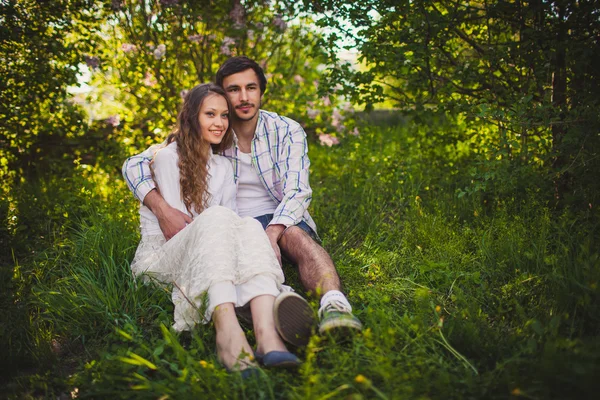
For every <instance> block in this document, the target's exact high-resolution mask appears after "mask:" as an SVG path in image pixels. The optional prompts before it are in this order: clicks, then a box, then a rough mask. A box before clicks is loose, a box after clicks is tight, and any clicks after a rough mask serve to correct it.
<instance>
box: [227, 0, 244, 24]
mask: <svg viewBox="0 0 600 400" xmlns="http://www.w3.org/2000/svg"><path fill="white" fill-rule="evenodd" d="M245 14H246V10H244V6H242V4H241V3H240V0H235V3H234V5H233V8H232V9H231V11H230V12H229V18H231V19H232V20H233V22H234V25H235V27H236V28H241V27H242V26H244V16H245Z"/></svg>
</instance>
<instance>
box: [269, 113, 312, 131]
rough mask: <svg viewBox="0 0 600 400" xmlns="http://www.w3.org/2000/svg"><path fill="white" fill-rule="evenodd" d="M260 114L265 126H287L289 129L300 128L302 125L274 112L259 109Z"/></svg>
mask: <svg viewBox="0 0 600 400" xmlns="http://www.w3.org/2000/svg"><path fill="white" fill-rule="evenodd" d="M260 115H261V117H262V120H263V121H264V123H265V125H266V126H267V127H289V128H290V129H298V128H300V129H302V126H301V125H300V124H299V123H298V122H296V121H294V120H293V119H291V118H288V117H284V116H283V115H279V114H277V113H276V112H272V111H266V110H260Z"/></svg>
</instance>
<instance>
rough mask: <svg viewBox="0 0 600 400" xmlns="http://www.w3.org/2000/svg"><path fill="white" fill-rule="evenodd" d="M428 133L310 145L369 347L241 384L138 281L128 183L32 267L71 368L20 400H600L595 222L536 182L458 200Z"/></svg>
mask: <svg viewBox="0 0 600 400" xmlns="http://www.w3.org/2000/svg"><path fill="white" fill-rule="evenodd" d="M439 128H440V129H446V127H444V126H440V127H439ZM427 129H430V128H427ZM427 129H424V128H421V127H418V126H414V125H410V124H405V125H403V126H401V127H395V128H381V127H373V128H367V127H365V128H363V133H362V135H361V136H360V137H357V138H349V139H347V140H346V141H344V142H343V143H342V144H341V145H340V146H338V147H333V148H325V147H320V146H318V145H312V147H311V151H310V156H311V161H312V166H311V170H312V173H311V185H312V186H313V188H314V191H315V193H314V200H313V203H312V205H311V210H312V213H313V216H314V217H315V219H316V221H317V224H318V226H319V234H320V236H321V237H322V238H323V242H324V246H325V247H326V248H327V250H328V251H329V252H330V253H331V254H332V257H333V258H334V261H335V262H336V265H337V266H338V270H339V272H340V275H341V277H342V281H343V283H344V286H345V291H346V292H347V293H348V296H349V298H350V300H351V302H352V304H353V306H354V311H355V313H356V315H357V316H358V317H359V318H360V319H361V320H362V321H363V323H364V325H365V330H364V331H363V333H361V334H358V335H356V337H354V338H352V340H350V341H349V342H346V343H336V342H334V341H333V340H331V338H322V337H318V336H314V337H313V338H312V339H311V342H310V344H309V346H308V347H307V348H306V349H299V350H298V351H299V354H300V355H301V357H302V358H303V359H304V360H305V363H304V365H303V366H302V368H301V369H300V370H299V371H298V372H297V373H290V372H284V371H265V372H264V373H263V374H261V376H260V377H259V379H257V380H256V381H249V382H244V381H242V380H241V379H240V377H239V376H236V375H230V374H227V373H226V372H225V371H224V369H223V368H222V367H220V366H219V364H218V362H217V359H216V355H215V349H214V345H213V343H214V333H213V330H212V327H210V326H202V327H198V328H197V329H196V330H194V331H193V332H192V333H190V334H181V335H176V334H175V333H174V332H172V331H171V330H170V328H169V326H170V325H171V323H172V315H171V313H172V309H171V305H170V301H169V296H168V292H167V291H166V290H165V289H161V288H159V287H157V286H153V285H145V284H141V283H140V282H136V281H135V280H134V279H133V278H132V277H131V274H130V272H129V264H128V263H129V261H130V260H131V258H132V256H133V251H134V249H135V246H136V244H137V238H138V236H137V233H136V230H135V225H136V223H135V206H134V203H133V202H128V201H126V202H123V201H121V200H122V199H126V198H128V196H129V193H128V192H127V191H126V189H125V188H124V187H123V185H122V183H119V184H118V185H116V186H115V187H116V188H117V189H115V190H113V191H112V192H111V193H112V194H111V195H110V196H104V197H103V196H98V197H97V198H94V199H93V200H92V201H88V202H87V203H86V206H85V207H84V208H85V212H82V213H81V214H80V215H78V217H77V219H74V220H73V219H71V226H72V228H70V229H69V230H68V231H67V232H66V233H65V235H64V237H62V238H61V240H60V241H57V243H58V244H59V245H58V246H56V247H55V248H52V249H49V250H48V251H46V252H45V258H43V259H39V258H38V259H37V260H36V261H35V262H33V263H31V264H29V265H23V266H21V268H22V269H26V270H28V271H29V272H30V273H32V274H34V276H35V279H34V282H33V283H32V291H31V295H30V296H29V297H28V300H29V312H30V315H31V318H32V321H33V327H34V328H33V332H37V333H35V334H36V335H38V336H39V339H38V340H39V341H40V342H45V343H48V344H49V345H48V347H47V348H48V349H49V353H50V355H48V357H53V358H52V359H53V360H54V361H53V362H55V363H56V365H68V366H70V367H69V368H67V369H66V370H61V371H55V373H53V374H52V373H51V374H49V375H41V376H38V377H37V378H35V376H34V377H32V376H31V375H30V376H23V377H20V378H18V379H17V380H16V381H15V384H13V386H12V388H13V389H14V393H15V396H18V397H19V396H20V397H23V396H25V397H27V396H29V397H30V398H41V397H44V396H51V395H60V394H61V393H70V392H74V391H76V392H77V396H79V397H82V398H85V397H89V398H108V397H110V398H124V399H129V398H173V399H186V398H198V397H201V398H267V399H272V398H277V399H279V398H298V399H313V398H314V399H329V398H356V399H358V398H382V399H386V398H390V399H391V398H415V399H417V398H418V399H428V398H431V399H433V398H438V399H447V398H456V399H463V398H481V399H488V398H508V397H514V398H517V397H523V398H533V399H536V398H539V399H542V398H544V399H546V398H585V397H590V396H592V395H593V393H595V392H596V391H597V390H598V389H600V384H599V383H598V382H597V379H596V377H597V376H600V371H599V369H600V367H599V365H600V339H599V335H598V334H599V333H600V332H599V329H600V321H599V318H600V317H599V315H600V313H599V311H600V310H599V304H600V302H599V300H600V299H599V294H600V288H599V287H598V285H599V284H600V261H599V256H598V233H599V232H598V221H599V220H598V214H597V212H596V211H595V210H593V209H592V210H588V211H587V212H580V213H579V214H575V213H572V212H568V211H563V212H557V211H556V210H553V209H552V208H549V207H548V206H547V205H546V202H547V199H546V198H545V197H544V196H543V194H541V193H540V191H539V190H538V189H536V188H535V185H534V184H533V182H532V185H531V187H529V188H527V187H526V188H523V190H524V191H525V194H522V195H519V196H512V197H510V196H506V195H505V193H484V194H478V193H472V194H468V195H465V196H462V197H459V196H458V195H457V189H459V188H461V187H464V185H465V184H468V182H469V180H470V176H469V173H468V171H469V168H470V167H472V163H471V161H470V158H469V155H468V154H462V155H457V154H456V153H455V152H454V151H453V150H452V148H451V147H448V146H446V145H445V144H444V143H440V142H438V141H437V140H438V139H436V137H435V136H432V135H430V134H428V131H427ZM450 164H452V165H450ZM108 183H110V182H104V183H102V184H103V185H106V184H108ZM97 185H98V186H102V185H101V184H100V183H97ZM87 190H94V188H93V187H89V188H88V189H87ZM102 190H104V191H106V190H107V189H106V188H104V189H102ZM92 197H93V196H92ZM120 199H121V200H120ZM285 269H286V277H287V278H288V282H291V284H292V285H293V286H296V287H299V283H298V279H297V275H296V273H295V271H294V269H293V267H292V266H285ZM313 304H314V306H315V307H316V302H314V303H313ZM249 335H250V336H251V333H249ZM61 346H62V347H61ZM57 347H58V349H57ZM61 348H62V350H61ZM64 349H66V350H64ZM40 354H42V353H40ZM40 357H43V355H40ZM75 358H76V360H75V361H74V359H75Z"/></svg>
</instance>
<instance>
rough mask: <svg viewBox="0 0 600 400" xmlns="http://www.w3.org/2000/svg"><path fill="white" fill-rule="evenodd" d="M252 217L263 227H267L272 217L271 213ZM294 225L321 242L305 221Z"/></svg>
mask: <svg viewBox="0 0 600 400" xmlns="http://www.w3.org/2000/svg"><path fill="white" fill-rule="evenodd" d="M254 219H255V220H257V221H258V222H260V223H261V225H262V226H263V229H267V226H268V225H269V222H271V220H272V219H273V214H265V215H260V216H258V217H254ZM296 226H297V227H298V228H300V229H302V230H303V231H304V232H306V233H308V236H310V237H311V238H312V239H313V240H314V241H315V242H317V243H321V238H320V237H319V235H317V232H315V231H313V229H312V228H311V227H310V226H309V225H308V224H307V223H306V222H304V221H300V222H299V223H298V225H296Z"/></svg>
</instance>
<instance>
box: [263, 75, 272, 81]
mask: <svg viewBox="0 0 600 400" xmlns="http://www.w3.org/2000/svg"><path fill="white" fill-rule="evenodd" d="M272 77H273V74H265V78H267V80H269V79H271V78H272Z"/></svg>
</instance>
